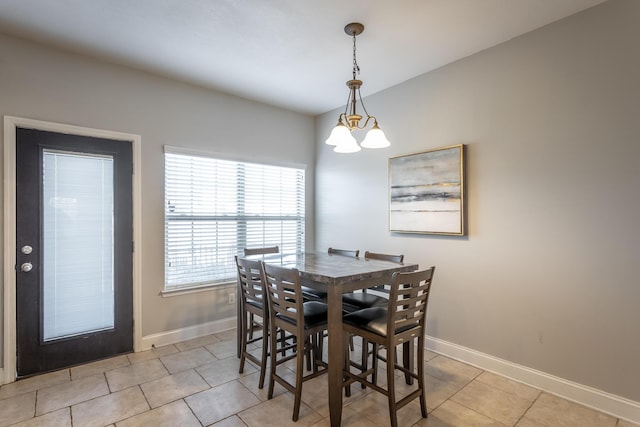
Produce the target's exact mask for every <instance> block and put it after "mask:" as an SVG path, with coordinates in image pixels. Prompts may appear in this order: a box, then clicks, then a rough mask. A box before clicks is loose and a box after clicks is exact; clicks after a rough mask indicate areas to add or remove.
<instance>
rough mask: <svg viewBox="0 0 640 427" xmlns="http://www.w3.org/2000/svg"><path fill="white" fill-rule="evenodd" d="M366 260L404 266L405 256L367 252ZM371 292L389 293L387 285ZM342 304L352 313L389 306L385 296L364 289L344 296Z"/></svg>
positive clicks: (374, 288)
mask: <svg viewBox="0 0 640 427" xmlns="http://www.w3.org/2000/svg"><path fill="white" fill-rule="evenodd" d="M364 259H365V260H367V259H379V260H383V261H391V262H395V263H398V264H402V262H403V261H404V255H391V254H382V253H376V252H369V251H365V253H364ZM371 290H375V291H378V292H380V293H385V294H388V293H389V291H388V290H387V289H386V287H385V285H380V286H376V287H373V288H371ZM342 303H343V308H344V309H345V311H347V312H351V311H355V310H360V309H363V308H369V307H384V306H386V305H387V303H388V299H387V297H386V296H384V295H376V294H373V293H370V292H367V290H366V289H363V290H362V291H361V292H348V293H346V294H344V295H343V296H342Z"/></svg>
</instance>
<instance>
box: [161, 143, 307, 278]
mask: <svg viewBox="0 0 640 427" xmlns="http://www.w3.org/2000/svg"><path fill="white" fill-rule="evenodd" d="M304 179H305V177H304V169H299V168H291V167H280V166H271V165H262V164H256V163H244V162H237V161H232V160H224V159H216V158H211V157H206V156H202V155H193V154H185V152H184V151H183V152H181V151H180V150H178V149H171V148H169V147H166V148H165V230H164V233H165V236H164V237H165V239H164V240H165V256H164V258H165V290H178V289H184V288H190V287H197V286H200V285H209V284H217V283H225V282H230V281H234V280H235V277H236V269H235V263H234V259H233V257H234V255H237V254H242V252H243V249H244V248H245V247H261V246H274V245H278V246H279V247H280V251H281V252H282V253H285V254H293V253H300V252H302V251H303V249H304V223H305V212H304V204H305V203H304V187H305V184H304Z"/></svg>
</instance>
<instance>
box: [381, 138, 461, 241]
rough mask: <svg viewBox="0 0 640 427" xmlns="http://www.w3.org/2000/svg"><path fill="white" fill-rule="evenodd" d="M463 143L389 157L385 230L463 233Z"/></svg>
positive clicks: (446, 233)
mask: <svg viewBox="0 0 640 427" xmlns="http://www.w3.org/2000/svg"><path fill="white" fill-rule="evenodd" d="M464 170H465V146H464V144H458V145H451V146H447V147H441V148H435V149H432V150H428V151H423V152H420V153H415V154H408V155H402V156H396V157H391V158H389V231H390V232H396V233H418V234H440V235H451V236H463V235H465V233H466V227H465V225H466V224H465V223H466V212H465V203H464V201H465V185H464Z"/></svg>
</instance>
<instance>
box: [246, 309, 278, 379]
mask: <svg viewBox="0 0 640 427" xmlns="http://www.w3.org/2000/svg"><path fill="white" fill-rule="evenodd" d="M245 335H246V334H245ZM273 340H275V337H273V338H272V337H271V334H270V333H269V325H268V322H267V321H266V320H265V319H262V355H261V358H260V380H259V381H258V388H259V389H262V388H263V387H264V376H265V374H266V373H267V357H268V356H269V346H270V345H271V341H273Z"/></svg>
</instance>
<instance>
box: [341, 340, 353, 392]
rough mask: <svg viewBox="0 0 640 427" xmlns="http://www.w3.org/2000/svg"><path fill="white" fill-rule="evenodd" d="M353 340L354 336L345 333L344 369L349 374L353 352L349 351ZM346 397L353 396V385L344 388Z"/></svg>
mask: <svg viewBox="0 0 640 427" xmlns="http://www.w3.org/2000/svg"><path fill="white" fill-rule="evenodd" d="M350 339H351V340H353V336H352V335H351V334H347V333H346V332H345V333H344V343H343V346H344V365H343V367H342V369H344V370H345V371H347V372H349V371H350V370H351V352H350V351H349V340H350ZM344 395H345V396H346V397H350V396H351V384H348V385H346V386H345V387H344Z"/></svg>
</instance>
